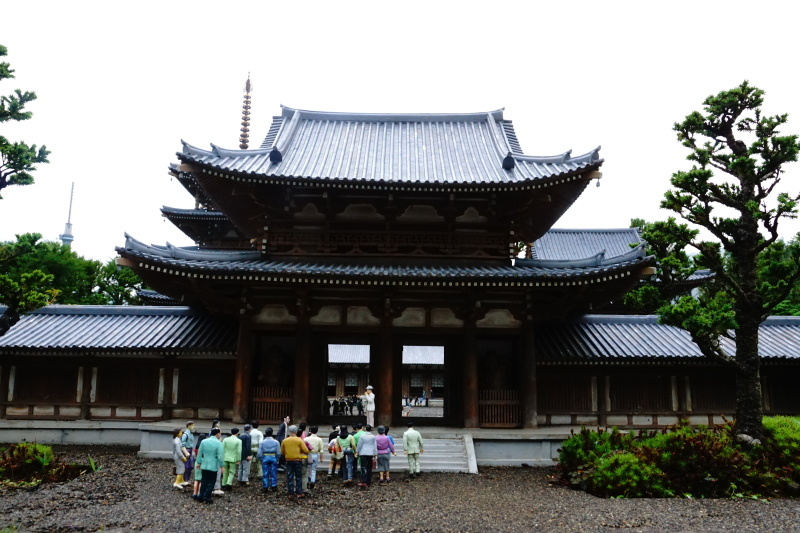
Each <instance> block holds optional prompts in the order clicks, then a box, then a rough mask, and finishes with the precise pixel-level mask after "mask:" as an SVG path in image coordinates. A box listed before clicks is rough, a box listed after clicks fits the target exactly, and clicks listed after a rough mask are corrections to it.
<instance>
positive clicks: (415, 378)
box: [411, 374, 422, 387]
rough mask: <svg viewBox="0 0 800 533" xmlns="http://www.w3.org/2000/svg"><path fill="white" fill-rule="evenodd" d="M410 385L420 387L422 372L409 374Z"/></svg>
mask: <svg viewBox="0 0 800 533" xmlns="http://www.w3.org/2000/svg"><path fill="white" fill-rule="evenodd" d="M411 386H412V387H422V374H411Z"/></svg>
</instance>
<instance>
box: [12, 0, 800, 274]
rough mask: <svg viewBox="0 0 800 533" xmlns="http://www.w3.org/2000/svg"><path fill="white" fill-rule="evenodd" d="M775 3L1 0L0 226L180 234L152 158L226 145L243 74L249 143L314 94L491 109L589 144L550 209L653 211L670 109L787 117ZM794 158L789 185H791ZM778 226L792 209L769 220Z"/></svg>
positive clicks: (80, 234)
mask: <svg viewBox="0 0 800 533" xmlns="http://www.w3.org/2000/svg"><path fill="white" fill-rule="evenodd" d="M798 11H800V8H798V7H796V4H794V3H790V2H771V1H761V2H758V3H754V2H739V1H723V2H706V1H703V2H698V1H692V2H686V1H672V2H666V3H665V2H658V3H656V2H640V1H638V2H598V1H593V2H568V1H564V2H548V3H547V5H540V3H539V2H519V1H517V2H503V1H497V0H493V1H491V2H480V3H476V2H469V1H460V2H440V1H434V0H428V1H425V2H415V1H404V2H402V3H401V2H375V1H372V2H319V3H317V2H309V1H304V2H266V1H261V2H202V1H191V2H180V1H168V2H164V1H159V2H149V1H140V2H126V3H122V2H108V1H103V2H86V1H80V0H73V1H70V2H61V1H58V2H57V1H52V2H41V1H31V0H27V1H24V2H19V1H18V2H12V1H10V0H0V17H2V20H3V24H2V33H0V44H4V45H5V46H7V47H8V50H9V55H8V57H7V58H5V59H6V60H7V61H9V62H10V63H11V66H12V68H14V69H15V70H16V76H17V78H16V79H15V80H10V81H5V82H3V83H0V94H8V93H10V92H11V91H12V90H13V89H16V88H21V89H26V90H34V91H36V93H37V94H38V96H39V99H38V100H37V101H36V102H34V103H33V104H32V105H31V106H30V110H32V111H33V112H34V117H33V119H31V120H29V121H27V122H25V123H21V124H8V123H5V124H2V126H0V135H3V136H5V137H7V138H9V139H11V140H24V141H26V142H28V143H36V144H46V145H47V148H48V149H49V150H51V152H52V155H51V156H50V161H51V162H50V164H48V165H41V166H40V168H39V170H37V171H36V173H35V179H36V183H35V184H34V185H31V186H26V187H9V188H6V189H4V190H3V191H2V195H3V197H4V199H3V200H0V240H11V239H13V238H14V235H15V234H17V233H24V232H39V233H42V234H43V235H44V237H45V238H46V239H51V240H55V239H57V238H58V234H59V233H61V232H63V230H64V223H65V222H66V221H67V214H68V207H69V193H70V186H71V184H72V182H75V199H74V204H73V208H72V223H73V232H74V235H75V242H74V244H73V248H74V249H75V250H76V251H77V252H78V253H80V254H82V255H84V256H87V257H92V258H96V259H101V260H107V259H110V258H112V257H114V256H115V252H114V247H115V246H120V245H122V244H123V243H124V232H126V231H127V232H129V233H130V234H132V235H133V236H134V237H136V238H138V239H140V240H143V241H145V242H148V243H156V244H164V243H165V242H167V241H169V242H171V243H173V244H176V245H190V244H192V243H191V242H190V241H189V239H188V238H187V237H186V236H185V235H183V233H181V232H180V231H178V230H177V229H176V228H175V227H174V226H172V224H171V223H169V222H168V221H166V220H165V219H163V218H162V217H161V214H160V211H159V208H160V207H161V206H162V205H168V206H173V207H186V208H189V207H194V204H193V200H192V198H191V196H190V195H189V194H188V193H187V192H186V191H185V189H183V187H181V186H180V184H178V183H177V182H176V181H175V180H172V179H171V178H170V177H169V176H168V174H167V168H168V165H169V164H170V163H172V162H175V161H177V159H176V157H175V152H176V151H178V150H180V148H181V145H180V140H181V139H185V140H186V141H188V142H190V143H192V144H194V145H195V146H199V147H208V146H209V144H210V143H214V144H217V145H219V146H222V147H225V148H236V147H237V146H238V136H239V128H240V121H241V105H242V95H243V87H244V83H245V80H246V79H247V75H248V72H249V73H250V77H251V80H252V84H253V92H252V97H253V100H252V102H253V104H252V105H253V108H252V115H251V117H252V120H251V146H258V145H259V144H260V143H261V140H262V139H263V137H264V136H265V135H266V133H267V129H268V128H269V125H270V122H271V117H272V116H273V115H277V114H280V107H279V106H280V104H284V105H287V106H290V107H295V108H300V109H310V110H322V111H363V112H474V111H490V110H494V109H498V108H505V117H506V118H507V119H511V120H513V121H514V125H515V127H516V130H517V134H518V137H519V139H520V142H521V144H522V149H523V150H524V152H525V153H526V154H529V155H553V154H557V153H561V152H564V151H566V150H569V149H572V150H573V154H576V155H577V154H582V153H585V152H587V151H589V150H591V149H593V148H594V147H596V146H597V145H602V150H601V152H600V154H601V156H602V157H603V158H604V159H605V163H604V165H603V167H602V172H603V178H602V180H601V184H600V187H599V188H596V187H594V186H591V187H589V188H588V189H587V190H586V191H585V192H584V194H583V196H582V197H581V198H580V199H579V200H578V201H577V202H576V203H575V205H574V206H573V207H572V209H571V210H570V211H569V212H568V213H567V214H566V215H565V216H564V217H563V218H562V219H561V220H560V221H559V222H558V223H557V224H556V226H557V227H563V228H578V227H582V228H608V227H627V226H628V224H629V221H630V219H631V218H632V217H642V218H646V219H650V220H655V219H663V218H666V216H668V213H667V212H664V211H661V210H659V208H658V204H659V201H660V199H661V197H662V196H663V193H664V191H665V190H666V189H667V188H668V186H669V177H670V175H671V174H672V172H674V171H676V170H679V169H686V168H688V165H689V163H688V162H687V161H685V155H686V153H685V149H683V148H682V147H681V146H680V145H679V144H678V142H677V141H676V140H675V134H674V132H673V131H672V125H673V123H675V122H676V121H679V120H681V119H682V118H683V117H684V116H685V115H687V114H688V113H690V112H691V111H694V110H700V109H701V104H702V101H703V99H704V98H705V97H706V96H708V95H709V94H712V93H717V92H719V91H721V90H724V89H729V88H732V87H734V86H736V85H738V84H739V83H741V82H742V80H744V79H748V80H750V82H751V83H753V84H755V85H756V86H758V87H760V88H762V89H764V90H765V91H766V105H765V108H766V111H767V112H769V113H784V112H786V113H789V115H790V116H789V124H788V126H787V127H785V128H784V132H785V133H795V132H800V75H799V74H798V68H797V50H798V46H797V38H796V25H797V21H798ZM798 176H800V164H795V165H794V166H793V167H792V168H790V170H789V173H788V175H787V180H786V182H785V183H786V186H785V187H784V189H785V190H797V189H798V188H800V183H798V180H797V177H798ZM784 229H785V231H784V232H783V234H784V236H785V237H787V238H791V236H792V234H793V233H794V232H795V231H797V229H798V226H797V225H796V224H793V225H785V226H784Z"/></svg>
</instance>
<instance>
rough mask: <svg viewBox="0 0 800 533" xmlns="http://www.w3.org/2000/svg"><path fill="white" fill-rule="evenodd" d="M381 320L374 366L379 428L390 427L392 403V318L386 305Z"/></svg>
mask: <svg viewBox="0 0 800 533" xmlns="http://www.w3.org/2000/svg"><path fill="white" fill-rule="evenodd" d="M386 307H387V308H386V310H385V311H384V316H383V317H382V318H381V330H380V334H379V337H378V347H377V348H378V349H377V352H378V353H377V361H376V365H375V372H374V373H373V374H372V375H373V376H375V383H373V384H372V386H373V387H375V423H376V424H377V425H379V426H391V425H392V412H393V408H394V403H393V402H392V398H393V396H394V374H395V373H394V370H395V368H394V367H395V364H394V359H395V358H394V342H393V340H392V317H391V316H390V314H389V312H388V307H389V306H388V303H387V306H386Z"/></svg>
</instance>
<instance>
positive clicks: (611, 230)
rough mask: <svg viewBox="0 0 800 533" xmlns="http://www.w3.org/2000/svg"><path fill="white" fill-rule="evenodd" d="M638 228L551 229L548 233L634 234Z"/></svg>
mask: <svg viewBox="0 0 800 533" xmlns="http://www.w3.org/2000/svg"><path fill="white" fill-rule="evenodd" d="M633 232H635V233H636V234H637V235H638V234H639V230H638V229H637V228H550V229H549V230H547V233H633Z"/></svg>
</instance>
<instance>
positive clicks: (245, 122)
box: [239, 72, 252, 150]
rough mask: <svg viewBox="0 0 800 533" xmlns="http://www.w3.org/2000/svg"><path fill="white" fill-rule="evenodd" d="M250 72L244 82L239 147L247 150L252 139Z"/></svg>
mask: <svg viewBox="0 0 800 533" xmlns="http://www.w3.org/2000/svg"><path fill="white" fill-rule="evenodd" d="M251 87H252V86H251V85H250V73H249V72H248V73H247V81H246V82H245V84H244V102H243V103H242V129H241V130H240V131H241V132H242V134H241V135H239V148H241V149H242V150H247V147H248V141H249V140H250V89H251Z"/></svg>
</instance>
